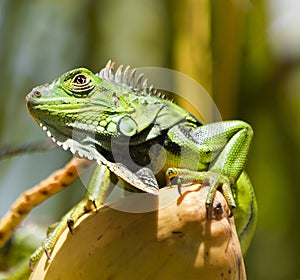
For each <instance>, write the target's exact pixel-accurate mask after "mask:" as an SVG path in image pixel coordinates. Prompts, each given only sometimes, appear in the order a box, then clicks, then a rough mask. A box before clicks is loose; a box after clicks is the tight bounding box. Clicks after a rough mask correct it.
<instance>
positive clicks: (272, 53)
mask: <svg viewBox="0 0 300 280" xmlns="http://www.w3.org/2000/svg"><path fill="white" fill-rule="evenodd" d="M299 11H300V2H299V1H297V0H265V1H263V0H253V1H247V0H222V1H220V0H214V1H209V0H198V1H197V0H186V1H170V0H151V1H149V0H147V1H146V0H140V1H133V0H123V1H117V0H111V1H102V0H98V1H96V0H86V1H82V0H59V1H58V0H27V1H18V0H2V1H0V65H1V68H0V147H2V148H3V147H10V146H16V145H19V144H24V143H31V142H34V141H37V140H42V139H45V135H44V133H43V131H42V130H41V129H40V128H39V127H38V126H37V125H36V124H35V123H34V122H33V120H32V119H31V117H30V116H29V114H28V112H27V110H26V108H25V104H24V97H25V95H26V94H27V93H28V92H29V91H30V90H31V88H32V87H33V86H35V85H38V84H42V83H45V82H49V81H51V80H52V79H54V78H56V77H57V76H59V75H60V74H62V73H63V72H65V71H67V70H70V69H72V68H74V67H78V66H86V67H88V68H90V69H91V70H93V71H99V70H100V69H101V68H102V67H103V66H104V65H105V63H106V62H107V60H108V59H112V60H115V61H116V62H117V64H119V63H120V64H125V65H127V64H130V65H132V66H134V67H148V66H155V67H166V68H170V69H175V70H178V71H180V72H182V73H185V74H187V75H189V76H191V77H192V78H193V79H195V80H196V81H198V82H199V83H200V84H202V85H203V86H204V87H205V88H206V90H207V91H208V92H209V93H210V94H211V96H212V97H213V99H214V101H215V102H216V104H217V106H218V108H219V110H220V112H221V114H222V117H223V119H243V120H246V121H247V122H249V123H250V124H251V125H252V126H253V129H254V132H255V138H254V141H253V145H252V148H251V152H250V156H249V162H248V166H247V170H248V173H249V174H250V177H251V178H252V181H253V184H254V187H255V190H256V194H257V200H258V205H259V221H258V226H257V231H256V235H255V238H254V240H253V243H252V246H251V248H250V250H249V252H248V254H247V256H246V260H245V261H246V266H247V272H248V278H249V279H272V280H275V279H297V278H298V279H299V278H300V265H299V251H300V242H299V236H300V226H299V208H298V207H297V204H299V200H300V188H299V187H297V186H296V184H297V183H296V182H297V180H296V178H297V176H298V175H299V174H300V172H299V167H300V16H299ZM198 99H199V98H198ZM198 99H197V96H194V100H193V101H194V102H195V103H194V105H195V104H197V102H198V103H199V102H201V100H198ZM69 158H70V155H69V153H67V152H64V151H62V150H58V149H55V150H51V151H48V152H40V153H34V154H23V155H20V156H18V157H11V158H8V159H2V160H1V161H0V215H3V214H4V213H5V212H6V211H7V210H8V209H9V205H10V204H11V203H12V202H13V201H14V200H15V199H16V198H17V197H18V195H19V194H20V193H21V192H22V191H23V190H25V189H27V188H29V187H30V186H33V185H34V184H36V183H38V182H39V181H40V180H42V179H43V178H45V177H46V176H47V175H48V174H49V173H50V172H52V171H53V170H55V169H57V168H59V167H61V166H62V165H63V164H64V163H65V162H67V160H68V159H69ZM83 192H84V188H83V187H82V186H80V185H79V184H78V187H72V188H70V189H68V190H66V191H65V192H64V193H65V194H63V193H61V194H58V195H57V196H56V197H55V198H51V199H50V200H49V201H47V202H46V203H44V204H43V205H42V206H40V207H38V209H36V210H34V211H33V214H32V215H31V216H30V217H29V219H34V218H33V217H36V219H37V218H38V219H42V220H47V219H49V218H48V217H49V216H50V217H52V218H51V219H52V220H53V221H55V220H56V219H58V218H59V217H61V216H62V215H63V214H64V213H65V211H66V210H67V209H70V208H71V206H73V205H74V204H75V203H76V201H78V199H79V197H80V195H81V194H82V193H83Z"/></svg>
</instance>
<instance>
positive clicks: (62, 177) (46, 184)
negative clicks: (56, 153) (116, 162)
mask: <svg viewBox="0 0 300 280" xmlns="http://www.w3.org/2000/svg"><path fill="white" fill-rule="evenodd" d="M92 163H93V162H92V161H88V160H86V159H78V158H73V159H72V160H71V161H70V162H69V163H68V164H66V165H65V167H63V168H62V169H59V170H57V171H55V172H54V173H53V174H51V175H50V176H49V177H48V178H47V179H45V180H43V181H42V182H40V183H39V184H38V185H36V186H34V187H32V188H31V189H28V190H26V191H25V192H24V193H23V194H21V195H20V196H19V198H18V199H17V200H16V201H15V202H14V204H13V205H12V207H11V208H10V210H9V211H8V212H7V213H6V214H5V216H3V217H2V218H1V220H0V247H2V246H3V245H4V244H5V243H6V241H7V240H8V239H9V238H10V236H11V235H12V233H13V231H14V230H15V229H16V227H18V226H19V225H20V223H21V222H22V221H23V220H24V218H25V217H26V216H27V215H28V214H29V212H30V211H31V210H32V208H34V207H35V206H37V205H39V204H41V203H42V202H43V201H45V200H46V199H48V198H49V197H51V196H52V195H54V194H56V193H57V192H59V191H61V190H63V189H65V188H66V187H68V186H69V185H70V184H72V183H73V182H74V181H75V180H76V178H77V177H78V175H79V174H80V173H82V172H83V171H85V170H86V169H87V168H88V167H89V166H90V165H91V164H92Z"/></svg>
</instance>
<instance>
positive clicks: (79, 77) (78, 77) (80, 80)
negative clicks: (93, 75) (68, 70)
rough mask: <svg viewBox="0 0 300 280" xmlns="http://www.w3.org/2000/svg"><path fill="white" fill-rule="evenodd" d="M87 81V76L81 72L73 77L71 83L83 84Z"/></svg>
mask: <svg viewBox="0 0 300 280" xmlns="http://www.w3.org/2000/svg"><path fill="white" fill-rule="evenodd" d="M86 82H87V77H86V76H85V75H82V74H78V75H76V76H75V77H74V79H73V83H74V84H78V85H85V84H86Z"/></svg>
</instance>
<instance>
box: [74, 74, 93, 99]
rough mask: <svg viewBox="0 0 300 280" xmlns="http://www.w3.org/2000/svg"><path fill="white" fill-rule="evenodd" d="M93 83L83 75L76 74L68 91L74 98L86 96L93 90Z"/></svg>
mask: <svg viewBox="0 0 300 280" xmlns="http://www.w3.org/2000/svg"><path fill="white" fill-rule="evenodd" d="M94 87H95V86H94V84H93V81H92V80H91V78H90V77H88V76H87V75H85V74H82V73H78V74H76V75H75V76H74V77H73V79H72V81H71V84H70V90H71V91H72V93H74V95H75V96H78V97H80V96H86V95H87V94H89V93H90V92H91V90H92V89H93V88H94Z"/></svg>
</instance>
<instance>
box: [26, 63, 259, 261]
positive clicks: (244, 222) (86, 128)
mask: <svg viewBox="0 0 300 280" xmlns="http://www.w3.org/2000/svg"><path fill="white" fill-rule="evenodd" d="M113 65H114V64H113V63H111V62H110V61H109V62H108V63H107V65H106V67H105V68H104V69H102V70H101V71H100V73H97V74H93V73H92V72H91V71H89V70H88V69H85V68H79V69H75V70H72V71H69V72H67V73H65V74H63V75H62V76H61V77H59V78H58V79H56V80H54V81H53V82H52V83H50V84H45V85H41V86H38V87H35V88H34V89H33V90H32V91H31V92H30V93H29V94H28V95H27V97H26V104H27V107H28V109H29V112H30V114H31V115H32V116H33V118H34V119H35V121H36V122H37V123H38V124H39V125H40V126H41V127H42V128H43V130H45V131H46V133H47V135H48V136H49V137H50V138H51V139H52V140H53V141H54V142H56V143H57V145H59V146H62V147H63V148H64V149H65V150H67V149H69V150H70V151H71V152H72V153H73V154H75V155H77V156H79V157H84V158H87V159H90V160H96V161H97V162H98V164H100V165H106V166H107V168H108V169H109V170H110V171H111V173H112V174H115V175H116V176H117V178H118V179H120V180H121V181H122V182H123V183H124V184H125V185H130V186H132V187H134V188H136V189H138V190H139V191H143V192H148V193H151V194H154V195H155V194H157V193H158V189H159V187H163V186H165V184H166V182H169V181H170V180H171V181H172V183H175V184H177V185H178V189H179V192H180V187H181V185H182V184H186V183H193V182H199V183H202V184H208V185H209V186H210V191H209V194H208V196H207V199H206V207H207V211H210V208H211V205H212V202H213V199H214V195H215V193H216V190H217V188H220V189H221V190H222V192H223V195H224V197H225V198H226V200H227V202H228V204H229V206H230V207H231V209H233V212H234V215H235V222H236V227H237V232H238V235H239V238H240V242H241V246H242V250H243V252H246V250H247V248H248V246H249V244H250V242H251V239H252V237H253V234H254V230H255V225H256V218H257V206H256V200H255V196H254V191H253V188H252V185H251V183H250V180H249V179H248V177H247V175H246V173H245V172H244V168H245V163H246V159H247V154H248V150H249V146H250V142H251V139H252V135H253V131H252V128H251V126H250V125H248V124H247V123H245V122H243V121H239V120H234V121H224V122H216V123H211V124H204V123H203V122H202V121H200V120H198V119H197V118H195V117H194V116H193V115H191V114H190V113H189V112H187V111H185V110H184V109H183V108H181V107H179V106H178V105H176V104H174V103H172V102H170V101H169V100H167V99H165V98H163V97H162V96H160V95H158V94H157V93H156V91H155V90H154V89H153V88H152V87H148V85H147V80H145V79H144V78H143V77H142V76H139V77H138V79H134V74H135V71H134V70H132V71H131V70H129V67H127V68H126V69H123V68H122V66H120V67H119V68H118V69H117V70H116V71H115V72H114V70H113ZM97 176H98V177H97ZM96 177H97V178H98V180H100V181H101V180H102V181H103V182H104V181H105V178H100V179H99V174H98V173H97V171H96V175H95V176H94V178H96ZM95 180H96V179H95ZM103 184H104V183H102V185H103ZM104 185H105V186H104V187H105V188H107V186H108V184H107V183H105V184H104ZM102 187H103V186H102ZM93 192H94V193H93ZM90 193H91V194H92V197H94V198H95V197H99V193H100V191H99V188H97V189H96V190H94V191H90ZM179 195H180V194H179ZM101 196H102V195H101ZM100 200H101V199H100ZM87 201H88V200H85V203H87ZM89 201H90V200H89ZM94 203H95V202H94ZM97 203H99V202H98V201H96V204H97ZM73 214H74V211H73ZM73 217H75V218H76V217H77V216H76V215H68V216H66V217H65V219H63V221H62V222H61V223H64V225H65V223H66V221H67V223H68V225H69V227H70V229H72V225H73V223H74V218H73ZM61 223H60V224H61ZM57 235H58V231H56V230H55V229H54V230H53V231H52V232H51V234H50V236H48V238H47V239H46V240H45V242H44V243H43V246H42V247H41V248H40V249H39V250H38V251H37V252H36V253H35V254H34V255H33V256H32V258H31V262H32V263H34V262H36V260H38V259H39V257H40V256H41V254H42V252H43V251H44V250H45V251H46V253H47V254H48V255H49V251H50V250H51V249H52V248H53V246H54V243H55V241H56V240H57V238H58V236H57Z"/></svg>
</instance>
